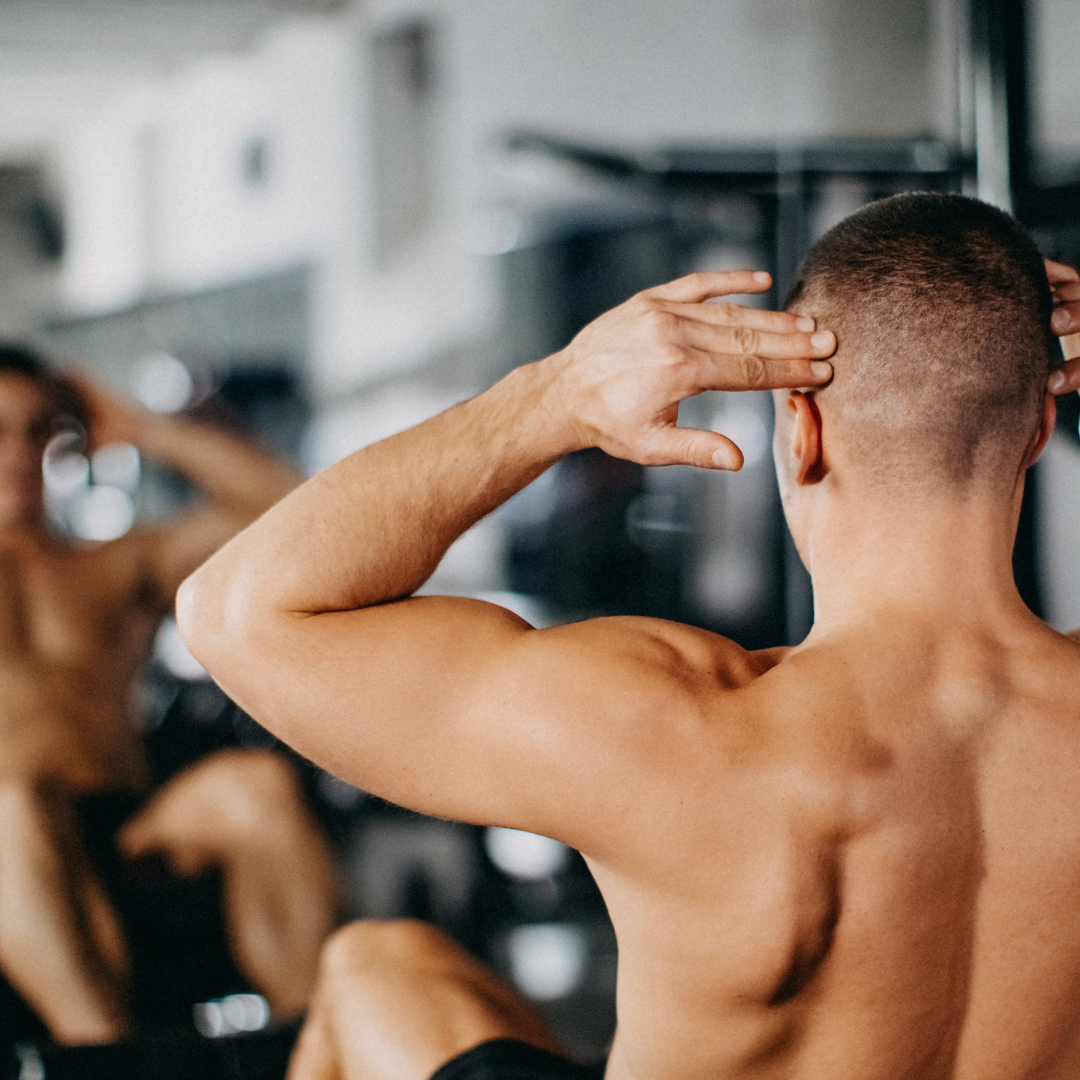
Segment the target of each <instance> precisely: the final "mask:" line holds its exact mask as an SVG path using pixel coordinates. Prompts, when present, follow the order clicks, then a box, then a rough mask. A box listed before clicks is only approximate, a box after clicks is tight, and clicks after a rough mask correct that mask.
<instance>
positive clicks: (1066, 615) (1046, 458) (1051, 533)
mask: <svg viewBox="0 0 1080 1080" xmlns="http://www.w3.org/2000/svg"><path fill="white" fill-rule="evenodd" d="M1038 469H1039V472H1038V478H1039V487H1038V499H1037V502H1036V505H1037V507H1038V520H1037V528H1038V540H1039V572H1040V578H1041V580H1040V585H1041V588H1042V595H1043V605H1044V607H1045V608H1046V621H1047V622H1048V623H1049V624H1050V625H1051V626H1052V627H1054V629H1055V630H1060V631H1061V632H1062V633H1068V632H1069V631H1070V630H1076V629H1080V447H1078V446H1077V445H1076V444H1075V443H1074V442H1072V441H1071V440H1069V439H1066V438H1065V437H1064V436H1060V435H1055V436H1054V437H1053V438H1052V439H1051V440H1050V442H1049V443H1048V444H1047V446H1046V449H1045V450H1044V451H1043V455H1042V457H1041V458H1040V459H1039V466H1038Z"/></svg>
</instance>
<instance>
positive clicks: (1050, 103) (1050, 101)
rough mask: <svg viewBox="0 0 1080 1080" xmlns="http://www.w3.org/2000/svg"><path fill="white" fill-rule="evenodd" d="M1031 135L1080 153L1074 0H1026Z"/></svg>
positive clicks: (1079, 37) (1078, 32)
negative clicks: (1029, 24) (1029, 20)
mask: <svg viewBox="0 0 1080 1080" xmlns="http://www.w3.org/2000/svg"><path fill="white" fill-rule="evenodd" d="M1029 2H1030V3H1031V14H1032V28H1031V29H1032V34H1031V37H1032V41H1031V65H1032V71H1033V72H1034V79H1033V83H1034V87H1033V90H1034V99H1035V100H1034V105H1035V108H1034V119H1035V137H1036V139H1037V140H1038V142H1039V143H1040V144H1041V145H1042V146H1043V147H1044V148H1045V149H1047V150H1050V151H1051V152H1057V153H1059V154H1060V153H1062V152H1065V153H1071V154H1072V155H1080V10H1078V8H1077V4H1076V0H1029Z"/></svg>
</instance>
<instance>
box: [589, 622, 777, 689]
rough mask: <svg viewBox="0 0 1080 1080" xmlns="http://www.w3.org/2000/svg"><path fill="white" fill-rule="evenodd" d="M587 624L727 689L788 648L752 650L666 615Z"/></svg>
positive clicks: (750, 677) (674, 668) (759, 672)
mask: <svg viewBox="0 0 1080 1080" xmlns="http://www.w3.org/2000/svg"><path fill="white" fill-rule="evenodd" d="M584 625H586V626H589V627H590V628H591V629H592V630H593V632H594V633H596V634H597V635H598V636H600V637H608V638H616V639H621V642H622V644H623V647H625V648H627V649H630V650H631V651H633V652H634V653H636V654H638V655H639V656H643V655H648V656H649V658H650V659H652V660H653V661H654V662H655V663H656V664H657V665H658V666H661V667H666V668H669V669H671V671H672V673H673V674H674V673H676V672H678V673H680V674H681V675H682V676H683V677H693V676H697V677H698V678H700V679H701V680H702V681H704V682H705V683H708V684H711V685H713V686H715V687H716V688H717V689H723V690H735V689H739V688H740V687H743V686H746V685H748V684H749V683H751V682H753V681H754V680H755V679H757V678H759V677H760V676H762V675H764V674H765V673H766V672H767V671H769V670H771V669H772V668H774V667H775V666H776V665H777V664H779V663H780V662H781V661H782V660H783V659H784V657H785V656H786V655H787V654H788V653H789V652H790V649H788V648H787V647H785V646H781V647H777V648H772V649H759V650H754V651H751V650H748V649H746V648H744V647H743V646H742V645H740V644H739V643H738V642H737V641H733V640H732V639H731V638H727V637H724V636H723V635H722V634H718V633H716V632H714V631H712V630H706V629H704V628H702V627H699V626H691V625H689V624H688V623H680V622H674V621H671V620H668V619H653V618H646V617H640V616H617V617H612V618H605V619H594V620H591V621H590V622H589V623H588V624H584Z"/></svg>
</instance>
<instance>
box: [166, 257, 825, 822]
mask: <svg viewBox="0 0 1080 1080" xmlns="http://www.w3.org/2000/svg"><path fill="white" fill-rule="evenodd" d="M767 287H768V276H767V275H752V274H750V273H749V272H740V273H730V274H709V275H695V276H693V277H690V278H684V279H681V280H680V281H677V282H673V283H671V284H670V285H667V286H664V287H662V288H658V289H654V290H650V291H649V292H646V293H642V294H640V295H638V296H636V297H634V298H633V299H631V300H630V301H628V302H627V303H626V304H624V305H622V306H621V307H619V308H616V309H615V310H614V311H611V312H609V313H607V314H606V315H604V316H602V317H601V318H600V319H598V320H597V321H596V322H594V323H592V324H591V325H590V326H588V327H586V329H585V330H583V331H582V332H581V334H580V335H578V337H577V338H575V340H574V341H573V342H572V343H571V344H570V345H569V346H568V347H567V348H566V349H564V350H563V351H562V352H560V353H556V354H555V355H553V356H551V357H549V358H548V359H546V360H544V361H541V362H539V363H536V364H532V365H529V366H526V367H523V368H519V369H518V370H516V371H514V372H513V373H511V374H510V375H509V376H508V377H507V378H505V379H504V380H502V381H501V382H500V383H498V384H496V385H495V386H494V387H492V389H490V390H489V391H487V392H486V393H485V394H482V395H481V396H480V397H478V398H474V399H473V400H471V401H468V402H465V403H464V404H461V405H458V406H456V407H455V408H453V409H450V410H448V411H447V412H445V413H442V414H441V415H439V416H437V417H435V418H433V419H432V420H429V421H427V422H426V423H424V424H421V425H419V426H418V427H416V428H413V429H411V430H409V431H406V432H403V433H402V434H400V435H396V436H394V437H392V438H390V439H387V440H385V441H383V442H381V443H377V444H375V445H373V446H370V447H368V448H366V449H364V450H361V451H360V452H358V453H356V454H353V455H352V456H351V457H349V458H346V459H345V460H344V461H342V462H340V463H338V464H337V465H335V466H333V467H331V468H329V469H327V470H326V471H325V472H323V473H321V474H320V475H319V476H317V477H315V478H314V479H313V480H310V481H309V482H308V483H306V484H304V485H303V486H302V487H301V488H299V489H298V490H297V491H295V492H293V493H292V494H291V495H290V496H288V497H287V498H286V499H285V500H284V501H283V502H282V503H280V504H279V505H278V506H276V507H275V508H274V509H273V510H272V511H270V512H269V513H268V514H266V515H264V516H263V517H262V518H261V519H260V520H259V521H258V522H256V523H255V524H254V525H253V526H251V527H250V528H249V529H247V530H246V531H245V532H244V533H242V534H241V535H240V536H238V537H237V538H236V539H235V540H233V541H232V542H231V543H229V544H228V545H227V546H226V547H225V548H223V549H222V550H221V551H220V552H218V554H217V555H215V556H214V557H213V558H212V559H211V560H210V561H209V562H208V563H207V564H206V565H205V566H203V567H202V568H201V569H200V570H199V571H198V572H197V573H196V574H194V575H193V576H192V577H191V578H190V579H189V580H188V581H187V582H185V584H184V586H183V587H182V589H181V592H180V597H179V603H178V615H179V618H180V624H181V629H182V631H183V633H184V636H185V640H186V641H187V642H188V645H189V647H190V648H191V649H192V651H193V652H194V654H195V655H196V656H197V657H198V658H199V660H200V661H201V662H202V663H203V664H204V665H205V666H206V667H207V668H208V669H209V670H210V671H211V673H212V674H213V675H214V677H215V678H216V679H217V680H218V681H219V682H220V683H221V684H222V686H223V687H224V688H225V689H226V690H227V691H228V692H229V693H230V694H231V695H232V696H234V697H235V698H236V699H237V700H238V701H239V702H240V704H241V705H242V706H243V707H244V708H245V709H247V710H248V711H249V712H250V713H252V715H254V716H255V717H256V718H257V719H258V720H259V721H260V722H261V723H263V724H265V725H266V726H267V727H269V728H270V729H271V730H272V731H274V732H275V733H276V734H278V735H280V736H281V737H282V738H284V739H285V740H286V741H288V742H290V743H292V744H293V745H294V746H296V748H297V749H299V750H300V751H301V752H302V753H304V754H306V755H308V756H309V757H312V758H313V759H314V760H316V761H318V762H320V763H321V764H324V765H326V766H327V767H329V768H331V769H333V770H334V771H335V772H337V773H338V774H339V775H342V776H344V777H346V778H347V779H349V780H351V781H353V782H354V783H357V784H359V785H360V786H362V787H364V788H366V789H367V790H369V791H373V792H375V793H377V794H380V795H384V796H385V797H387V798H391V799H394V800H395V801H398V802H402V803H404V804H405V805H410V806H413V807H415V808H417V809H421V810H426V811H428V812H433V813H442V814H446V815H447V816H454V817H459V818H465V819H470V818H471V819H474V820H493V819H501V820H502V821H503V822H504V823H508V824H517V825H519V826H520V827H527V826H528V825H529V824H531V825H533V826H534V827H536V821H535V819H534V818H533V817H530V814H531V813H532V811H531V810H530V809H529V808H528V806H527V805H526V804H529V805H531V802H530V800H531V796H532V794H533V793H535V789H536V787H537V785H541V784H545V783H550V781H551V778H552V775H553V773H552V770H553V769H555V768H556V766H555V764H554V763H555V762H556V761H557V760H560V759H564V758H565V757H566V751H567V750H568V749H569V748H568V747H567V746H566V745H565V738H566V737H567V736H566V725H568V724H571V723H573V722H577V721H580V720H581V718H582V715H583V714H590V715H594V716H595V715H596V714H597V713H603V712H604V711H605V707H604V706H603V705H602V703H601V701H600V699H599V697H598V695H597V694H596V693H595V692H594V691H593V690H592V689H591V688H590V685H589V684H590V680H591V679H592V676H593V675H595V673H596V672H595V669H596V668H597V667H600V668H603V667H606V666H610V664H611V663H613V662H614V661H613V660H612V659H611V658H612V656H613V655H615V654H618V655H622V654H623V653H625V652H626V651H627V650H628V649H629V650H630V652H633V650H634V648H636V647H637V646H631V645H629V644H628V642H627V641H626V640H624V638H618V641H619V643H618V645H617V647H614V652H613V651H612V649H609V648H608V647H607V644H605V643H608V644H610V643H611V642H612V641H613V640H614V639H612V637H611V635H612V634H615V635H616V637H618V633H619V632H618V631H616V630H612V629H610V628H601V629H596V630H595V631H594V630H592V629H590V628H589V626H588V624H586V625H585V626H582V627H577V628H563V629H560V630H550V631H530V630H529V628H528V627H527V625H526V624H525V623H523V622H522V621H521V620H520V619H518V618H516V617H515V616H513V615H511V614H510V613H508V612H506V611H503V610H502V609H500V608H496V607H493V606H491V605H487V604H480V603H477V602H472V601H466V600H452V599H448V598H437V597H429V598H415V599H404V598H406V597H409V596H410V594H411V593H412V592H413V591H414V590H415V589H416V588H417V587H418V586H419V585H421V584H422V583H423V582H424V580H425V579H426V578H427V577H428V575H429V574H430V573H431V572H432V571H433V570H434V568H435V566H436V565H437V564H438V562H439V560H440V559H441V557H442V555H443V554H444V553H445V551H446V549H447V548H448V547H449V546H450V544H451V543H452V542H453V541H454V540H455V539H456V538H457V537H458V536H460V535H461V533H462V532H464V531H465V530H466V529H467V528H469V526H470V525H472V524H473V523H475V522H476V521H477V520H479V519H480V518H481V517H483V516H484V515H485V514H487V513H488V512H490V511H491V510H492V509H494V508H495V507H496V506H498V505H499V504H500V503H501V502H503V501H504V500H505V499H507V498H509V497H510V496H511V495H512V494H514V493H515V492H516V491H518V490H520V489H521V488H522V487H524V486H525V485H526V484H528V483H529V482H530V481H531V480H533V479H534V478H535V477H536V476H538V475H539V474H540V473H541V472H542V471H544V470H545V469H546V468H547V467H548V466H550V465H551V464H552V463H554V462H555V461H556V460H558V459H559V458H560V457H561V456H562V455H564V454H566V453H568V452H570V451H572V450H576V449H579V448H583V447H588V446H599V447H601V448H602V449H604V450H606V451H608V452H609V453H612V454H616V455H618V456H621V457H625V458H630V459H632V460H634V461H638V462H642V463H645V464H653V465H661V464H673V463H688V464H694V465H699V466H703V467H706V468H738V467H740V466H741V463H742V455H741V453H740V452H739V450H738V448H737V447H736V446H735V445H734V444H733V443H731V442H730V441H729V440H728V439H726V438H725V437H724V436H723V435H721V434H718V433H715V432H709V431H696V430H692V429H683V428H679V427H677V426H676V420H677V417H678V405H679V401H680V400H682V399H683V398H686V397H689V396H691V395H694V394H697V393H700V392H701V391H703V390H708V389H716V390H743V389H751V388H753V389H763V388H766V387H795V386H812V385H817V384H820V383H822V382H824V381H827V379H828V378H829V377H830V375H831V366H830V365H829V364H828V363H821V362H818V363H816V364H815V363H814V362H812V361H811V360H810V359H808V357H813V356H819V357H820V356H827V355H829V354H830V353H831V352H832V349H833V347H834V341H833V338H832V335H831V334H828V333H825V334H824V335H821V336H812V334H811V331H812V329H813V324H812V323H811V322H810V321H809V320H797V319H796V317H795V316H793V315H789V314H778V313H770V312H761V311H754V310H750V309H745V308H740V307H736V306H732V305H716V304H710V303H705V302H704V301H706V300H707V299H708V298H710V297H712V296H716V295H723V294H726V293H745V292H757V291H762V290H764V289H765V288H767ZM640 647H641V648H642V649H644V650H645V652H646V653H649V655H653V653H651V652H650V649H652V646H651V645H648V644H643V645H641V646H640ZM657 650H658V651H655V650H654V651H655V656H656V657H659V656H660V655H661V654H663V653H664V649H663V648H662V647H660V646H657ZM664 655H666V654H664ZM638 659H639V660H642V661H643V662H644V660H645V656H644V654H643V655H641V656H639V657H638ZM658 662H659V661H658ZM590 665H592V669H590ZM647 666H648V665H647V663H646V664H645V667H647ZM660 666H661V667H662V666H663V664H662V663H660ZM639 667H640V665H639ZM609 674H610V672H609ZM645 677H646V676H645V675H644V674H642V675H641V678H645ZM609 697H610V695H609ZM560 741H562V742H563V743H564V745H562V746H561V748H559V746H558V744H559V743H560ZM556 749H559V753H555V750H556ZM571 756H572V755H571ZM545 778H546V779H545Z"/></svg>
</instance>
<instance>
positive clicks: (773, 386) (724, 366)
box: [686, 350, 833, 395]
mask: <svg viewBox="0 0 1080 1080" xmlns="http://www.w3.org/2000/svg"><path fill="white" fill-rule="evenodd" d="M687 376H688V384H687V388H686V390H687V395H689V394H698V393H700V392H701V391H702V390H734V391H738V390H799V389H809V388H814V387H821V386H824V385H825V384H826V383H827V382H829V380H830V379H831V378H832V377H833V366H832V364H830V363H829V361H828V360H812V359H811V358H810V357H807V356H797V357H794V358H792V359H789V360H777V359H773V358H770V357H764V356H757V355H750V356H717V355H715V354H714V353H711V352H706V351H703V350H697V356H696V360H695V361H694V362H693V363H691V364H689V365H688V366H687Z"/></svg>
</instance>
